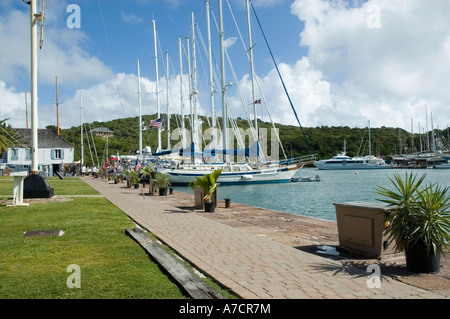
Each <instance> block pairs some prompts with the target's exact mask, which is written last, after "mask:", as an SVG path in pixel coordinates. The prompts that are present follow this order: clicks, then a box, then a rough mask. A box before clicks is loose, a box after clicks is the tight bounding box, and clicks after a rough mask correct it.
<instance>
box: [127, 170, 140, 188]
mask: <svg viewBox="0 0 450 319" xmlns="http://www.w3.org/2000/svg"><path fill="white" fill-rule="evenodd" d="M125 174H126V175H127V176H128V178H129V181H130V184H129V185H130V187H131V186H133V185H134V188H139V176H138V172H136V171H134V170H132V171H126V172H125Z"/></svg>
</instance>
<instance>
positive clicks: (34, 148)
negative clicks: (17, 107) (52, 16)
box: [30, 0, 39, 174]
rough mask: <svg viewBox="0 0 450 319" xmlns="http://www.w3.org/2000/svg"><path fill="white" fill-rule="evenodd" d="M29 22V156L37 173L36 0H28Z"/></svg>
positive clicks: (33, 172)
mask: <svg viewBox="0 0 450 319" xmlns="http://www.w3.org/2000/svg"><path fill="white" fill-rule="evenodd" d="M30 23H31V157H32V158H31V173H32V174H39V167H38V160H39V157H38V155H39V152H38V125H39V122H38V112H37V109H38V94H37V75H38V72H37V17H36V0H31V2H30Z"/></svg>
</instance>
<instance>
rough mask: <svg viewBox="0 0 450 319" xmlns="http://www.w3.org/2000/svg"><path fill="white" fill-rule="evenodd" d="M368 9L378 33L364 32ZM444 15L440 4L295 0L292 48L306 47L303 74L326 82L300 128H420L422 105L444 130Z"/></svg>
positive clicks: (447, 68)
mask: <svg viewBox="0 0 450 319" xmlns="http://www.w3.org/2000/svg"><path fill="white" fill-rule="evenodd" d="M369 5H372V6H373V5H375V6H377V7H378V8H380V14H381V15H380V18H381V20H380V21H381V28H370V27H369V25H368V23H367V22H368V19H370V16H371V14H372V13H373V11H370V10H369V11H368V10H367V8H368V6H369ZM449 10H450V3H449V2H448V1H436V2H433V5H430V4H429V3H427V2H424V1H421V0H408V1H389V0H379V1H372V0H370V1H367V2H365V3H362V4H358V5H356V6H354V7H352V6H350V5H349V2H348V1H344V0H333V1H324V0H317V1H308V0H296V1H295V2H294V3H293V4H292V7H291V11H292V13H293V14H295V15H297V16H298V17H299V19H300V20H302V21H304V22H305V28H304V30H303V31H301V33H300V44H301V45H303V46H306V47H307V48H308V50H309V51H308V52H309V53H308V61H309V62H310V63H311V69H313V70H317V71H319V72H320V74H321V75H322V78H321V80H322V81H326V82H328V83H329V85H330V91H329V92H324V93H323V94H324V96H323V98H324V101H325V103H322V104H320V105H316V106H313V110H310V112H309V114H310V115H309V118H308V119H307V121H306V122H307V123H306V124H307V125H316V124H319V123H320V122H322V121H323V124H327V125H333V124H335V125H350V126H351V125H358V123H359V126H363V125H365V123H367V120H371V121H372V123H374V125H375V126H382V125H385V126H400V127H403V128H405V129H410V123H411V118H414V119H415V120H414V121H415V122H416V123H419V122H421V123H422V127H423V125H424V123H425V105H427V106H428V110H429V111H430V110H431V111H433V113H434V114H435V115H436V116H435V121H436V122H438V124H437V125H440V126H441V128H443V127H446V125H448V123H447V121H448V117H449V115H450V112H449V108H448V105H449V103H450V96H449V94H448V88H447V83H448V78H449V76H450V64H449V63H448V61H449V58H450V54H449V53H450V52H449V43H450V42H449V39H450V21H449V20H448V19H447V17H446V16H445V14H444V13H445V12H448V11H449ZM300 77H302V78H306V75H305V76H302V75H300ZM314 80H315V81H316V80H317V79H314ZM304 87H305V86H304ZM300 89H301V85H298V86H296V88H294V90H300ZM314 94H315V93H314ZM314 94H313V93H312V95H314ZM311 98H314V97H313V96H312V97H311ZM312 114H314V116H315V119H313V117H312V116H313V115H312ZM358 118H359V120H358ZM436 122H435V125H436Z"/></svg>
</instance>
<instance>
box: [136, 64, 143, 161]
mask: <svg viewBox="0 0 450 319" xmlns="http://www.w3.org/2000/svg"><path fill="white" fill-rule="evenodd" d="M137 73H138V103H139V155H142V148H143V147H142V102H141V71H140V68H139V59H138V60H137Z"/></svg>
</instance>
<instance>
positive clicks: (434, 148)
mask: <svg viewBox="0 0 450 319" xmlns="http://www.w3.org/2000/svg"><path fill="white" fill-rule="evenodd" d="M431 143H432V144H431V145H432V150H433V153H434V152H436V141H435V140H434V124H433V112H431Z"/></svg>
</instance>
